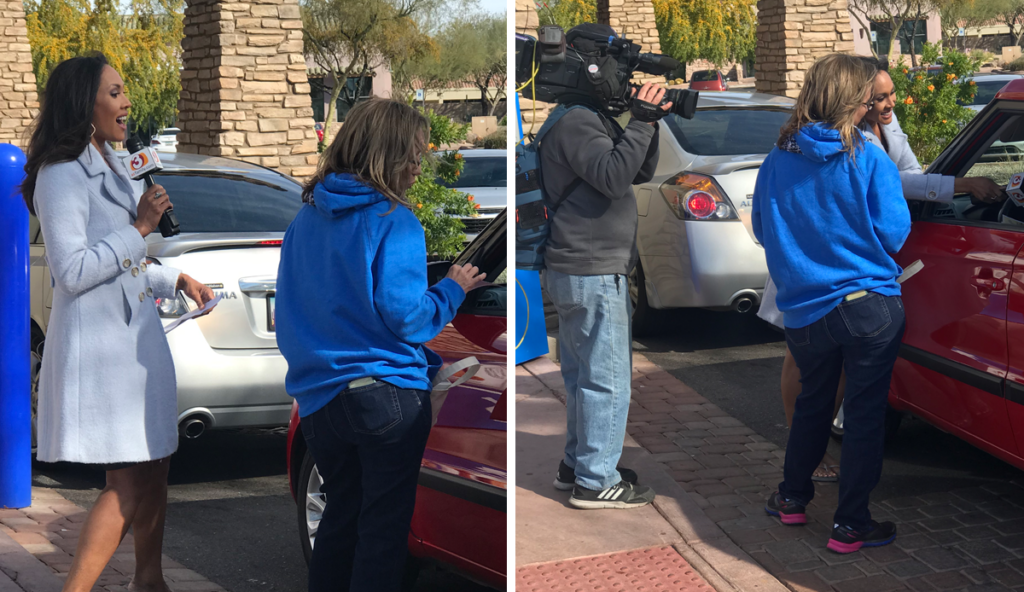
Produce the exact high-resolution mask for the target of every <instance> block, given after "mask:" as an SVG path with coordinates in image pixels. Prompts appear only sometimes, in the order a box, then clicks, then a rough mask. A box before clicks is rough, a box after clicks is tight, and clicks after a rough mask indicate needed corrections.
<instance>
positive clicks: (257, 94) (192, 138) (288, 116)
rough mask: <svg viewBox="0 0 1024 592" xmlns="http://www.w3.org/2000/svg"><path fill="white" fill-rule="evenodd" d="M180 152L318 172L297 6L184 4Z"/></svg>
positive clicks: (282, 1) (230, 0)
mask: <svg viewBox="0 0 1024 592" xmlns="http://www.w3.org/2000/svg"><path fill="white" fill-rule="evenodd" d="M182 49H183V50H184V53H183V56H182V57H183V60H182V61H183V62H184V68H183V69H182V73H181V87H182V88H181V99H180V101H179V102H178V110H179V116H178V127H179V128H181V130H182V132H181V133H180V134H179V135H178V151H179V152H191V153H198V154H208V155H212V156H227V157H231V158H238V159H241V160H245V161H248V162H252V163H255V164H260V165H263V166H266V167H270V168H273V169H277V170H278V171H280V172H282V173H285V174H288V175H292V176H293V177H306V176H309V175H312V174H313V173H314V172H315V171H316V164H317V160H318V155H317V152H316V144H317V137H316V132H315V131H314V129H313V109H312V107H311V103H310V94H309V93H310V88H309V81H308V79H307V78H306V62H305V59H304V58H303V55H302V21H301V19H300V16H299V4H298V1H297V0H251V1H246V2H241V1H239V0H187V6H186V8H185V38H184V40H183V41H182Z"/></svg>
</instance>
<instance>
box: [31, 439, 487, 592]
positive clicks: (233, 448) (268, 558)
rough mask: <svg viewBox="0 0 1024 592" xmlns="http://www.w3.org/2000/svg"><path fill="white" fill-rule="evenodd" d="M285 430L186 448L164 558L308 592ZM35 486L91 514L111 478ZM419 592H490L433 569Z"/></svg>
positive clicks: (47, 472)
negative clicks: (291, 488)
mask: <svg viewBox="0 0 1024 592" xmlns="http://www.w3.org/2000/svg"><path fill="white" fill-rule="evenodd" d="M285 437H286V432H285V430H284V429H283V428H282V429H274V430H259V429H249V430H233V431H222V432H217V431H213V432H208V433H207V434H206V435H204V436H203V437H202V438H200V439H198V440H193V441H182V442H181V444H180V447H179V449H178V452H177V454H175V455H174V456H173V457H172V459H171V473H170V490H169V494H168V498H169V499H168V507H167V528H166V533H165V535H164V554H166V555H167V556H168V557H170V558H172V559H174V560H175V561H177V562H178V563H181V564H182V565H184V566H186V567H188V568H189V569H192V570H193V571H196V572H198V573H200V574H202V575H203V576H205V577H206V578H208V579H209V580H211V581H212V582H214V583H216V584H219V585H221V586H222V587H224V588H225V589H227V590H231V592H301V591H304V590H306V564H305V562H304V561H303V558H302V551H301V549H300V547H299V535H298V524H297V522H298V519H297V517H296V507H295V502H294V501H293V500H292V497H291V494H290V493H289V491H288V476H287V473H286V471H285ZM33 469H34V470H33V477H34V483H33V485H34V486H42V487H51V488H54V489H56V490H57V491H58V492H59V493H60V494H61V495H63V496H64V497H65V498H67V499H68V500H70V501H72V502H74V503H75V504H78V505H79V506H81V507H84V508H88V507H90V506H91V505H92V503H93V501H95V499H96V495H97V494H98V492H99V489H100V488H102V487H103V483H104V477H103V473H102V472H100V471H96V470H89V469H84V468H82V467H80V466H76V465H70V464H65V463H60V464H47V463H38V462H37V463H35V465H34V467H33ZM415 590H416V591H417V592H430V591H434V592H439V591H442V590H443V591H451V592H482V591H484V590H487V588H484V587H483V586H480V585H478V584H475V583H473V582H470V581H468V580H466V579H464V578H462V577H459V576H457V575H454V574H452V573H450V572H446V571H443V570H440V569H438V568H435V567H432V566H428V567H426V568H425V569H424V570H423V571H422V573H421V574H420V578H419V580H418V582H417V586H416V588H415Z"/></svg>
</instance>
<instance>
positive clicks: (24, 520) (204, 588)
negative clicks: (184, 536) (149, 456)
mask: <svg viewBox="0 0 1024 592" xmlns="http://www.w3.org/2000/svg"><path fill="white" fill-rule="evenodd" d="M85 517H86V511H85V510H84V509H82V508H80V507H78V506H76V505H75V504H73V503H71V502H69V501H68V500H66V499H64V498H63V497H62V496H61V495H60V494H59V493H57V492H56V491H54V490H52V489H46V488H41V487H33V488H32V506H30V507H28V508H25V509H23V510H9V509H0V592H60V590H61V588H62V587H63V585H64V580H65V579H66V578H67V574H68V570H69V569H70V568H71V562H72V559H73V557H74V554H75V547H76V545H77V544H78V534H79V532H80V531H81V528H82V523H83V522H84V521H85ZM134 544H135V543H134V539H133V538H132V535H131V533H129V534H128V535H127V536H126V537H125V539H124V541H122V543H121V546H120V547H119V548H118V550H117V552H116V553H115V554H114V557H113V559H112V560H111V561H110V564H109V565H107V567H106V569H104V570H103V574H102V575H101V576H100V579H99V581H97V582H96V585H95V586H94V587H93V590H94V591H97V592H99V591H103V592H127V585H128V583H129V582H130V581H131V579H132V575H133V574H134V572H135V551H134ZM163 571H164V579H165V580H166V581H167V586H168V587H169V588H170V589H171V592H224V588H222V587H220V586H218V585H217V584H214V583H213V582H211V581H209V580H207V579H206V578H204V577H203V576H201V575H199V574H198V573H196V572H194V571H192V570H190V569H186V568H185V566H183V565H181V564H179V563H176V562H175V561H173V560H171V559H170V558H169V557H167V556H166V555H164V556H163Z"/></svg>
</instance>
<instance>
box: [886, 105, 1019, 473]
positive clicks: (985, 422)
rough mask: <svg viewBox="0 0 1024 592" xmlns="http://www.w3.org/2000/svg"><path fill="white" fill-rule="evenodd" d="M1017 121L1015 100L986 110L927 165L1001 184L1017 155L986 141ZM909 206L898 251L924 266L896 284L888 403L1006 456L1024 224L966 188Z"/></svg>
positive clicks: (1008, 136)
mask: <svg viewBox="0 0 1024 592" xmlns="http://www.w3.org/2000/svg"><path fill="white" fill-rule="evenodd" d="M1022 123H1024V117H1022V110H1021V108H1020V105H1019V104H1018V103H1009V102H1003V103H1002V104H1001V105H999V106H998V108H996V109H989V110H986V111H985V112H984V113H982V114H981V115H979V116H978V117H977V118H976V119H975V120H974V121H972V122H971V123H970V124H969V125H968V126H967V128H965V130H964V132H963V133H961V134H960V136H958V137H957V138H956V140H954V142H953V143H952V144H951V145H950V147H949V148H947V150H946V151H945V152H944V153H943V154H942V155H941V156H940V157H939V158H938V159H937V160H936V161H935V163H934V164H933V165H932V167H931V168H930V169H929V172H932V173H942V174H947V175H956V176H986V177H989V178H991V179H993V180H994V181H995V182H996V183H998V184H1005V183H1006V181H1007V180H1008V178H1009V176H1010V175H1011V174H1012V172H1019V171H1024V163H1017V162H1011V161H1008V160H1006V159H1005V157H1000V156H992V155H993V154H995V152H994V151H993V150H992V149H991V148H992V144H993V143H995V142H997V141H1003V142H1005V141H1012V140H1014V138H1015V137H1016V134H1017V133H1018V129H1020V130H1021V131H1022V132H1024V125H1022ZM1021 140H1024V137H1022V138H1021ZM1018 169H1019V170H1018ZM912 208H914V209H915V210H916V215H915V222H914V225H913V229H912V231H911V233H910V237H909V238H908V239H907V242H906V244H905V245H904V246H903V249H902V250H901V251H900V252H899V254H898V255H897V257H896V260H897V262H898V263H899V264H900V265H902V266H903V267H907V266H909V265H910V264H911V263H913V262H914V261H916V260H921V262H922V263H923V264H924V268H923V269H922V270H921V271H920V272H919V273H918V274H917V275H915V276H913V277H912V278H911V279H910V280H908V281H907V282H906V283H904V284H903V301H904V305H905V308H906V313H907V330H906V333H905V335H904V338H903V346H902V347H901V350H900V359H899V360H898V361H897V364H896V369H895V371H894V373H893V381H892V393H891V396H892V397H893V398H894V400H893V401H892V403H893V404H894V406H895V407H897V408H903V409H908V410H910V411H912V412H913V413H914V414H916V415H919V416H921V417H923V418H924V419H926V420H928V421H929V422H931V423H933V424H935V425H937V426H939V427H941V428H943V429H946V430H949V431H951V432H953V433H955V434H957V435H958V436H960V437H961V438H963V439H965V440H967V441H969V442H971V443H972V444H974V445H976V446H978V447H980V448H982V449H984V450H986V451H988V452H990V453H992V454H995V455H997V456H1000V457H1001V458H1004V459H1007V460H1010V459H1013V458H1015V457H1016V456H1017V441H1016V438H1015V434H1014V430H1013V427H1012V426H1011V423H1010V415H1009V413H1008V409H1007V402H1006V399H1005V385H1006V379H1007V376H1008V374H1009V373H1010V372H1009V366H1010V347H1009V345H1008V342H1007V335H1008V323H1007V314H1008V299H1009V294H1010V284H1011V278H1012V276H1013V273H1014V261H1015V258H1016V257H1017V255H1018V253H1019V252H1020V250H1021V247H1022V246H1024V232H1022V231H1024V226H1021V225H1017V224H1015V223H1013V222H1012V221H1009V222H1008V221H1006V220H1005V219H1004V218H1003V217H1002V216H1001V214H1000V211H1001V210H1000V206H999V205H990V206H987V205H976V204H972V202H971V198H970V196H966V195H964V196H957V197H955V198H954V202H953V203H951V204H942V203H929V204H921V203H920V202H919V203H917V204H914V205H913V206H912ZM1022 306H1024V304H1022ZM1016 330H1017V329H1016V328H1015V331H1016Z"/></svg>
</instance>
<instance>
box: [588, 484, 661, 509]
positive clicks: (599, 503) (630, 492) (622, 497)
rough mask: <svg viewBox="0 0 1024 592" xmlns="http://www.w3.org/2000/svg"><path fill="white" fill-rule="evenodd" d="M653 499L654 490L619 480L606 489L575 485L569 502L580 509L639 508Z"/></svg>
mask: <svg viewBox="0 0 1024 592" xmlns="http://www.w3.org/2000/svg"><path fill="white" fill-rule="evenodd" d="M653 501H654V490H653V489H651V488H650V487H646V486H643V485H633V484H631V483H628V482H626V481H619V482H618V483H617V484H615V485H612V486H611V487H609V488H607V489H601V490H593V489H587V488H585V487H580V486H579V485H576V486H575V487H573V489H572V496H571V497H570V498H569V504H570V505H572V506H573V507H574V508H579V509H581V510H600V509H605V508H609V509H615V510H626V509H629V508H640V507H643V506H646V505H647V504H649V503H651V502H653Z"/></svg>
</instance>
